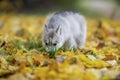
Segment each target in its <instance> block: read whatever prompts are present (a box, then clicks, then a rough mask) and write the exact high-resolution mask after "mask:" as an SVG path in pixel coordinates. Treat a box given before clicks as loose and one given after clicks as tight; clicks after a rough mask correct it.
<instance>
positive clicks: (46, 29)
mask: <svg viewBox="0 0 120 80" xmlns="http://www.w3.org/2000/svg"><path fill="white" fill-rule="evenodd" d="M45 31H46V32H48V27H47V25H46V24H45Z"/></svg>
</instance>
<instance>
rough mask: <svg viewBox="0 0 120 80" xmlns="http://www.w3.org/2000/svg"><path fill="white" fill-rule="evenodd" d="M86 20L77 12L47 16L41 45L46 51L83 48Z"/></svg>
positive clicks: (64, 12)
mask: <svg viewBox="0 0 120 80" xmlns="http://www.w3.org/2000/svg"><path fill="white" fill-rule="evenodd" d="M86 28H87V26H86V20H85V18H84V17H83V16H82V15H80V14H79V13H77V12H71V11H63V12H56V13H53V14H51V15H49V16H48V18H47V21H46V23H45V27H44V31H43V33H42V43H43V46H44V47H45V49H46V50H47V51H50V50H52V49H57V50H58V49H59V48H60V47H62V46H63V45H64V46H65V47H66V48H68V49H73V48H80V49H81V48H83V47H84V44H85V41H86V31H87V30H86Z"/></svg>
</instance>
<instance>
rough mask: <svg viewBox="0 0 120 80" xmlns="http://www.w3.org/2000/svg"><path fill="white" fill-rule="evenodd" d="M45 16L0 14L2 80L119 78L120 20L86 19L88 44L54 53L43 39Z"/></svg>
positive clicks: (0, 73) (118, 79)
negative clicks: (80, 48) (44, 43)
mask: <svg viewBox="0 0 120 80" xmlns="http://www.w3.org/2000/svg"><path fill="white" fill-rule="evenodd" d="M45 19H46V16H33V15H16V16H15V15H14V16H13V15H1V16H0V80H115V79H116V80H120V21H114V20H108V19H100V20H97V19H87V23H88V24H87V25H88V29H87V42H86V46H85V48H84V49H82V50H77V49H74V50H71V51H70V50H66V49H65V48H61V49H60V50H59V51H57V52H56V53H55V56H54V55H51V54H49V53H47V52H46V51H45V50H44V48H43V47H42V44H41V41H40V37H41V32H42V30H43V25H44V22H45ZM50 57H52V58H50Z"/></svg>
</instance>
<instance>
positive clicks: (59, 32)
mask: <svg viewBox="0 0 120 80" xmlns="http://www.w3.org/2000/svg"><path fill="white" fill-rule="evenodd" d="M56 33H57V34H59V35H61V34H62V28H61V27H60V24H59V25H58V27H57V29H56Z"/></svg>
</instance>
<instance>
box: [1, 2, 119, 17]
mask: <svg viewBox="0 0 120 80" xmlns="http://www.w3.org/2000/svg"><path fill="white" fill-rule="evenodd" d="M59 10H74V11H79V12H80V13H81V14H84V15H85V16H88V17H98V18H99V17H108V18H110V19H120V0H74V1H73V0H0V13H1V14H4V13H5V14H9V13H24V14H38V15H39V14H40V15H45V14H48V13H50V12H53V11H59Z"/></svg>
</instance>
